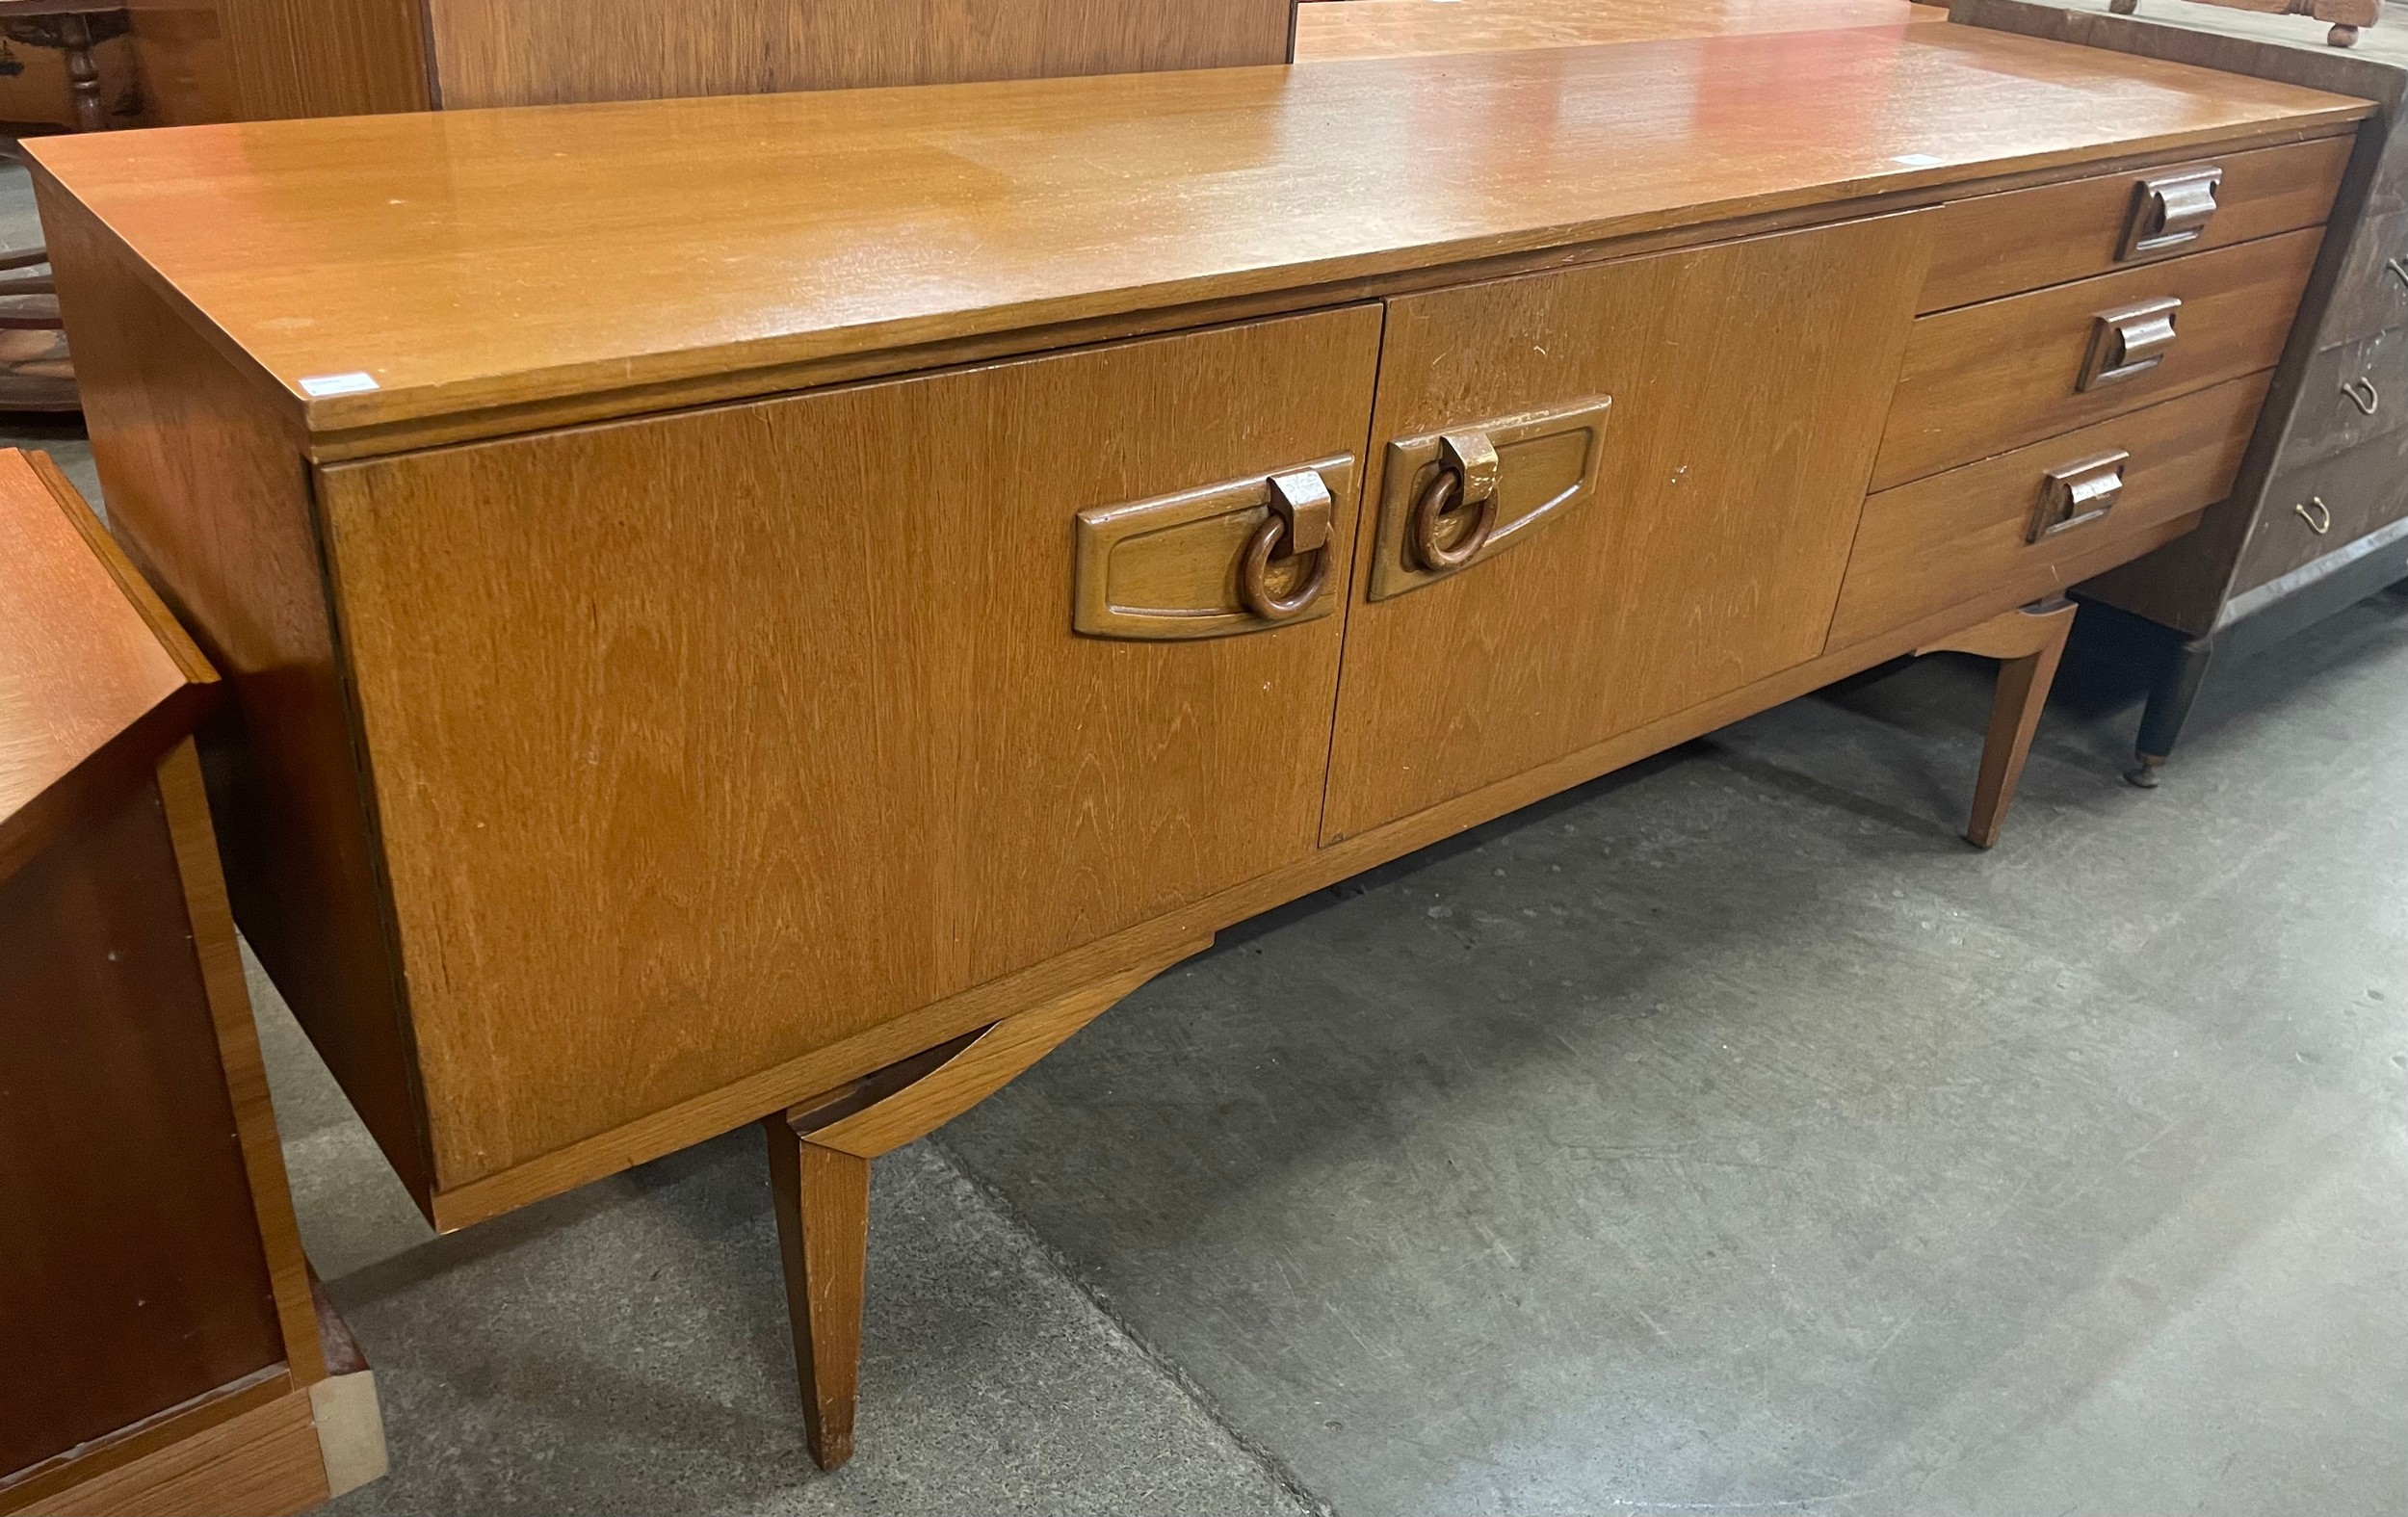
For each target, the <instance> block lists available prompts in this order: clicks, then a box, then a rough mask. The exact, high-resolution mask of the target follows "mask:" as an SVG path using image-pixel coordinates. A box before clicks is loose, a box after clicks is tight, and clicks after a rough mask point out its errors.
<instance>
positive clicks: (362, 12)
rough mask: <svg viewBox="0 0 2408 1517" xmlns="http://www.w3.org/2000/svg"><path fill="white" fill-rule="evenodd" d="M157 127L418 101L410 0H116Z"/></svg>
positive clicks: (416, 22)
mask: <svg viewBox="0 0 2408 1517" xmlns="http://www.w3.org/2000/svg"><path fill="white" fill-rule="evenodd" d="M125 9H126V12H127V14H128V17H129V19H130V20H131V22H132V37H133V42H134V56H135V59H136V62H137V65H138V66H139V67H140V68H141V70H142V77H143V90H144V95H145V97H146V98H147V100H148V102H149V106H150V111H151V118H152V119H153V120H154V121H155V122H156V123H157V124H159V125H162V126H197V125H200V124H203V123H205V122H212V121H262V120H270V119H274V118H279V117H293V116H364V115H367V114H369V113H372V112H380V111H423V110H426V109H427V104H428V97H427V69H426V59H425V51H424V43H423V39H422V35H421V24H422V23H421V19H420V13H419V8H418V5H417V3H416V0H125Z"/></svg>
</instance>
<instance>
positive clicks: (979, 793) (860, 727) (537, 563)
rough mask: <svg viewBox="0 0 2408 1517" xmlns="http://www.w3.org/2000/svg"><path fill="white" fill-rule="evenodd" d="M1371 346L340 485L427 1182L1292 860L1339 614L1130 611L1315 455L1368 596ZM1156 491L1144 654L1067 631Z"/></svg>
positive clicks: (768, 422) (875, 387) (1138, 595)
mask: <svg viewBox="0 0 2408 1517" xmlns="http://www.w3.org/2000/svg"><path fill="white" fill-rule="evenodd" d="M1378 340H1379V313H1378V311H1377V310H1376V308H1374V307H1370V306H1358V307H1353V308H1349V309H1345V310H1339V311H1332V312H1328V313H1324V314H1320V315H1314V316H1307V317H1298V318H1293V319H1289V320H1280V321H1268V322H1260V323H1254V324H1250V325H1246V326H1241V327H1226V328H1221V329H1218V330H1214V331H1208V332H1201V333H1195V334H1191V335H1183V336H1178V337H1169V338H1163V339H1159V340H1153V341H1144V342H1134V343H1126V344H1120V345H1115V346H1110V347H1104V348H1097V349H1091V350H1086V351H1082V352H1074V353H1063V354H1059V355H1052V356H1047V357H1042V358H1035V359H1031V360H1027V361H1022V362H1016V363H1004V364H997V365H992V366H988V367H983V368H977V369H970V370H965V371H960V372H955V373H950V374H942V375H936V376H932V377H928V378H918V379H900V380H894V381H890V382H885V383H877V384H867V385H862V386H858V387H854V388H851V389H844V390H837V391H829V392H823V393H817V394H808V395H802V396H797V397H792V398H785V399H778V400H772V401H765V402H760V403H756V404H751V405H734V406H727V407H722V408H718V409H712V410H705V411H694V412H686V413H681V414H675V415H668V416H663V417H658V418H652V419H645V420H639V421H629V422H621V423H615V424H612V425H608V426H599V427H592V428H585V429H579V430H574V431H567V432H550V433H544V434H540V435H536V436H530V437H525V438H520V439H514V440H509V441H502V442H494V443H486V444H480V445H474V446H468V447H460V448H452V449H444V450H439V451H435V452H430V453H423V454H417V455H411V456H406V457H401V458H390V459H383V460H379V461H375V462H369V463H361V464H353V465H342V466H336V467H330V468H327V469H326V470H325V471H324V472H323V474H322V476H321V484H320V487H321V499H322V502H323V508H324V510H325V515H326V521H327V540H328V548H329V558H330V567H331V572H332V577H333V580H334V586H335V594H336V601H337V609H338V615H339V619H340V624H341V631H342V639H343V642H344V645H345V648H346V651H347V656H348V659H349V663H350V667H351V673H352V676H353V682H354V686H355V689H356V692H357V700H358V707H359V720H360V725H361V731H362V734H363V738H364V745H365V750H366V761H367V764H368V766H369V768H370V770H371V771H372V774H373V788H374V796H375V800H376V806H377V812H378V822H379V825H380V834H381V838H382V843H383V850H384V861H385V865H386V871H387V874H388V876H389V877H390V881H391V891H392V902H393V916H394V921H395V926H396V929H397V932H398V937H399V943H400V950H401V956H402V960H403V964H404V968H405V973H406V979H407V989H408V999H409V1005H410V1007H411V1013H410V1014H411V1022H412V1027H413V1031H414V1033H415V1036H416V1042H417V1049H418V1056H419V1059H420V1064H421V1074H422V1077H423V1082H424V1085H425V1091H426V1100H427V1105H428V1108H429V1118H430V1130H431V1136H432V1140H433V1147H434V1151H435V1155H436V1158H437V1162H438V1164H439V1166H440V1174H441V1178H442V1183H443V1184H444V1185H446V1186H453V1185H458V1184H460V1183H462V1182H463V1181H465V1180H468V1179H473V1178H476V1177H477V1176H480V1175H483V1174H486V1173H490V1172H492V1171H494V1170H496V1169H499V1168H502V1167H505V1166H507V1165H509V1164H514V1163H517V1162H520V1161H523V1160H526V1159H529V1158H532V1157H535V1156H537V1155H540V1154H542V1153H544V1152H547V1151H548V1150H550V1149H553V1148H556V1147H559V1146H561V1145H562V1144H564V1143H567V1142H571V1141H574V1140H576V1139H578V1138H585V1137H588V1136H589V1135H592V1134H595V1133H598V1132H602V1131H605V1130H608V1129H610V1128H612V1127H615V1126H617V1125H619V1124H622V1123H625V1122H629V1121H632V1120H635V1119H636V1118H638V1117H641V1116H642V1115H644V1114H646V1113H648V1112H654V1111H658V1110H660V1109H661V1108H663V1107H666V1106H667V1105H669V1104H671V1103H674V1102H676V1101H678V1100H681V1099H684V1098H688V1097H692V1096H694V1095H697V1094H700V1093H703V1092H706V1091H709V1090H712V1089H715V1088H717V1087H718V1086H720V1085H724V1084H726V1083H728V1082H729V1081H732V1080H735V1079H738V1078H741V1077H742V1076H744V1075H746V1074H748V1073H752V1072H754V1071H757V1070H760V1069H763V1068H766V1067H769V1066H771V1065H773V1064H775V1063H777V1062H779V1061H781V1060H783V1059H790V1058H793V1057H795V1056H797V1055H799V1054H802V1053H805V1052H808V1051H810V1050H812V1049H814V1048H817V1047H822V1046H824V1045H826V1044H828V1043H831V1042H833V1041H835V1040H837V1039H839V1038H842V1037H845V1036H847V1035H849V1034H851V1033H857V1032H860V1031H862V1030H863V1029H865V1028H867V1027H870V1026H873V1025H875V1024H876V1023H877V1022H879V1021H881V1020H883V1019H885V1018H888V1017H891V1016H894V1015H896V1014H898V1013H900V1012H903V1011H905V1010H907V1009H910V1008H911V1007H916V1006H920V1005H925V1004H927V1003H929V1002H931V1001H934V1000H937V999H939V998H941V997H943V996H946V995H949V994H951V993H953V992H955V991H959V990H962V989H965V988H967V987H969V986H971V985H974V984H977V983H979V982H981V981H986V980H989V979H992V978H994V977H995V976H998V975H1001V974H1004V973H1007V972H1008V971H1011V970H1014V969H1017V968H1020V967H1022V966H1025V965H1028V964H1030V963H1033V962H1034V961H1037V960H1039V959H1042V958H1044V957H1046V956H1048V955H1053V954H1056V953H1060V952H1061V951H1063V950H1066V949H1069V948H1072V947H1075V946H1077V945H1079V944H1081V943H1084V942H1086V941H1089V940H1092V939H1094V938H1097V937H1100V936H1102V935H1104V934H1106V933H1109V932H1112V931H1113V930H1115V929H1120V928H1123V927H1126V926H1129V925H1131V924H1133V923H1136V922H1139V921H1140V920H1142V919H1144V918H1147V917H1149V916H1153V915H1156V914H1159V913H1161V912H1163V911H1165V910H1167V909H1170V908H1173V907H1175V906H1177V905H1179V904H1181V903H1182V902H1189V901H1192V900H1195V899H1197V898H1199V897H1202V896H1204V895H1207V894H1209V893H1211V892H1213V891H1215V890H1218V889H1220V888H1223V887H1225V886H1228V885H1231V884H1234V883H1237V882H1239V881H1241V880H1244V879H1247V878H1249V877H1252V876H1256V875H1259V874H1262V873H1264V872H1266V871H1268V870H1270V869H1273V868H1275V867H1277V866H1279V865H1281V864H1283V863H1286V862H1289V861H1290V860H1293V859H1296V858H1297V857H1299V856H1301V855H1303V854H1305V853H1306V852H1308V851H1309V850H1311V849H1312V848H1313V846H1314V842H1315V833H1316V827H1317V824H1318V820H1319V817H1320V811H1321V797H1322V777H1323V773H1324V771H1325V766H1326V758H1327V744H1328V730H1329V712H1330V706H1331V703H1332V701H1333V699H1334V698H1335V693H1336V682H1337V671H1338V648H1339V641H1340V635H1341V631H1342V628H1343V625H1344V621H1345V618H1344V617H1343V616H1341V615H1321V616H1311V615H1301V614H1299V615H1297V616H1296V618H1295V619H1294V620H1293V621H1292V622H1280V623H1277V624H1273V623H1269V622H1263V621H1256V622H1252V623H1248V622H1246V621H1244V620H1243V618H1242V617H1236V614H1234V613H1226V612H1224V613H1222V614H1220V619H1218V620H1217V621H1215V622H1214V623H1213V625H1212V626H1211V627H1210V628H1209V629H1208V630H1211V631H1213V632H1216V633H1217V634H1219V635H1217V636H1210V637H1194V636H1186V637H1181V636H1177V634H1178V633H1179V632H1180V631H1181V630H1182V629H1180V628H1178V627H1176V626H1173V627H1170V628H1168V629H1164V628H1162V627H1159V626H1152V625H1151V624H1149V623H1147V621H1146V617H1147V615H1152V614H1153V613H1155V612H1161V611H1165V610H1167V611H1171V612H1176V611H1178V610H1180V609H1181V608H1180V607H1179V606H1176V605H1168V606H1165V602H1166V601H1175V600H1177V599H1178V597H1179V596H1181V595H1183V594H1191V592H1194V591H1196V590H1197V589H1198V586H1199V584H1201V586H1202V588H1203V589H1204V590H1206V591H1210V592H1215V593H1217V592H1218V591H1220V590H1221V589H1223V588H1226V587H1227V586H1228V585H1230V584H1233V583H1235V575H1236V572H1237V571H1236V568H1235V566H1234V565H1235V562H1236V560H1237V558H1238V557H1239V555H1240V554H1242V553H1243V550H1244V548H1245V545H1246V544H1247V542H1248V541H1249V539H1250V536H1251V533H1252V524H1253V523H1255V522H1257V521H1259V519H1260V518H1261V517H1262V516H1263V515H1264V514H1265V511H1266V509H1267V508H1266V506H1265V504H1264V502H1265V500H1266V493H1265V485H1266V483H1267V482H1268V481H1269V479H1270V478H1271V477H1272V476H1283V477H1284V478H1286V479H1287V480H1289V481H1291V482H1292V483H1293V482H1295V481H1296V480H1297V479H1298V478H1299V474H1300V471H1303V470H1305V469H1308V468H1316V467H1317V468H1318V471H1319V473H1320V475H1321V477H1322V479H1323V480H1324V481H1325V482H1326V483H1327V484H1328V487H1329V494H1330V495H1331V496H1332V497H1333V499H1331V500H1330V501H1329V502H1328V505H1327V507H1326V508H1324V509H1325V510H1328V512H1329V514H1330V515H1331V516H1332V517H1334V521H1332V522H1331V524H1330V525H1331V530H1330V531H1329V533H1328V547H1327V549H1326V551H1327V552H1328V553H1329V554H1330V555H1331V556H1332V559H1333V562H1331V563H1330V568H1329V574H1330V577H1329V580H1328V584H1327V588H1326V589H1325V591H1324V592H1323V594H1324V596H1325V597H1326V599H1327V600H1329V601H1331V602H1335V601H1337V600H1338V599H1339V598H1340V597H1341V596H1342V594H1343V591H1344V588H1345V586H1346V584H1347V583H1348V579H1347V570H1348V562H1347V559H1348V550H1349V548H1350V546H1351V543H1352V541H1353V517H1354V508H1355V489H1354V486H1353V484H1351V483H1349V482H1350V481H1352V480H1359V479H1360V477H1361V471H1360V468H1359V467H1358V466H1356V458H1357V456H1358V455H1359V454H1360V453H1361V451H1362V448H1363V439H1364V433H1365V431H1366V429H1367V427H1368V425H1369V421H1370V411H1371V393H1372V381H1373V378H1374V371H1375V368H1376V365H1377V352H1378ZM1247 482H1251V484H1250V491H1251V493H1248V489H1249V486H1248V484H1247ZM1158 498H1159V499H1161V500H1164V501H1166V502H1168V503H1169V509H1168V510H1167V512H1166V516H1165V519H1166V520H1168V521H1169V522H1170V525H1169V526H1168V527H1166V528H1165V529H1164V530H1162V531H1159V532H1156V533H1154V534H1152V535H1151V536H1145V535H1139V536H1126V535H1125V534H1124V536H1123V538H1122V539H1121V541H1120V546H1121V547H1123V548H1127V549H1128V551H1129V552H1130V553H1132V554H1135V555H1137V556H1138V557H1136V558H1135V559H1131V560H1129V561H1127V562H1121V561H1120V560H1117V559H1113V560H1112V561H1111V562H1113V563H1115V564H1117V565H1118V568H1119V569H1121V570H1126V571H1127V572H1125V573H1123V574H1122V575H1121V577H1120V578H1119V579H1118V580H1116V581H1114V582H1113V583H1114V584H1116V585H1121V586H1123V587H1124V588H1126V589H1127V596H1128V597H1134V598H1135V601H1136V609H1135V610H1134V611H1131V610H1130V609H1129V608H1126V607H1122V608H1118V609H1117V610H1114V609H1113V608H1110V607H1107V608H1105V609H1106V610H1107V611H1112V614H1113V615H1123V616H1124V617H1126V618H1127V619H1129V620H1130V621H1132V622H1133V623H1135V624H1136V625H1135V635H1133V636H1109V635H1108V636H1091V635H1086V634H1083V633H1081V632H1080V631H1078V630H1077V629H1076V628H1075V627H1074V624H1073V623H1074V615H1080V613H1079V612H1078V611H1077V609H1076V607H1077V604H1078V602H1077V596H1076V595H1075V594H1074V590H1075V588H1077V585H1078V583H1079V581H1078V578H1077V573H1078V565H1079V561H1080V554H1081V552H1082V544H1083V542H1084V541H1085V540H1086V536H1092V534H1091V533H1089V532H1088V531H1087V529H1086V526H1084V525H1083V523H1082V520H1081V518H1082V514H1083V513H1085V514H1086V515H1088V516H1094V515H1096V514H1097V513H1098V512H1099V511H1101V512H1102V513H1103V514H1105V515H1108V516H1110V517H1111V518H1112V523H1114V524H1115V525H1114V526H1113V530H1114V531H1120V530H1122V529H1125V528H1127V526H1128V525H1129V520H1130V519H1131V513H1130V512H1127V511H1120V512H1112V511H1111V510H1109V509H1110V508H1115V507H1123V506H1128V505H1131V504H1136V503H1145V502H1149V501H1154V500H1157V499H1158ZM1217 501H1225V502H1227V503H1228V504H1227V505H1226V506H1225V508H1223V507H1217V506H1216V504H1215V503H1216V502H1217ZM1199 503H1200V504H1199ZM1215 510H1218V511H1219V514H1218V515H1216V514H1214V511H1215ZM1233 513H1234V514H1233ZM1139 514H1140V515H1141V514H1142V513H1139ZM1146 519H1152V518H1146ZM1132 543H1134V544H1135V546H1130V544H1132ZM1199 545H1200V546H1199ZM1211 552H1218V553H1219V554H1220V560H1218V561H1215V562H1213V563H1212V564H1211V566H1210V573H1209V575H1208V576H1207V577H1206V579H1205V580H1204V581H1201V582H1199V581H1198V580H1197V579H1196V578H1195V576H1194V574H1193V573H1192V572H1191V570H1192V569H1193V568H1194V566H1195V565H1196V564H1197V563H1199V562H1204V561H1205V560H1206V559H1207V558H1208V557H1209V555H1210V553H1211ZM1149 554H1150V555H1154V557H1152V558H1148V557H1146V555H1149ZM1291 557H1294V556H1291ZM1280 572H1281V573H1283V574H1285V575H1288V576H1290V577H1289V578H1288V579H1285V580H1283V581H1282V583H1281V584H1280V585H1278V586H1276V587H1273V588H1274V589H1276V590H1278V591H1280V592H1281V593H1283V594H1288V593H1292V592H1293V591H1295V590H1296V588H1297V587H1296V584H1295V583H1294V574H1295V572H1296V570H1295V569H1294V568H1291V569H1287V570H1282V571H1280ZM1124 598H1127V597H1124ZM1207 598H1210V597H1209V595H1208V596H1207ZM1188 609H1189V610H1201V611H1209V610H1210V608H1209V607H1189V608H1188ZM1233 618H1234V619H1233ZM1161 619H1163V618H1161V617H1157V618H1156V620H1157V621H1159V620H1161Z"/></svg>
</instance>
